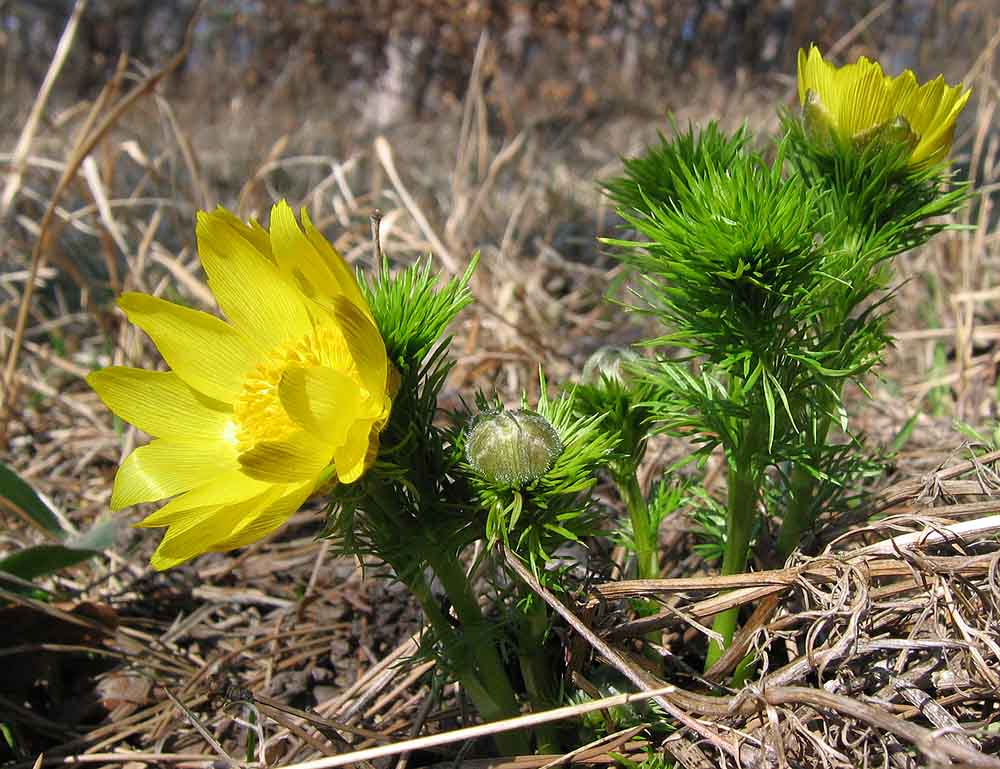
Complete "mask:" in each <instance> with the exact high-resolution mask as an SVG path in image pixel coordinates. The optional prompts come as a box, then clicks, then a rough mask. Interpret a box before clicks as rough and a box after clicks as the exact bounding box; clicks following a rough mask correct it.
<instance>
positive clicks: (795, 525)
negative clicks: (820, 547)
mask: <svg viewBox="0 0 1000 769" xmlns="http://www.w3.org/2000/svg"><path fill="white" fill-rule="evenodd" d="M821 419H822V422H821V423H820V425H819V427H818V429H817V432H816V439H815V442H814V443H812V445H813V446H818V445H821V444H822V443H824V442H825V441H826V435H827V433H828V432H829V431H830V418H829V417H828V416H825V417H821ZM815 489H816V479H815V478H814V477H813V476H812V474H811V473H809V472H808V471H807V470H805V469H804V468H803V467H802V465H800V464H799V465H796V466H795V467H794V468H792V477H791V478H790V479H789V489H788V490H789V496H790V499H789V501H788V509H787V510H785V513H784V516H783V517H782V519H781V528H780V529H779V530H778V541H777V547H778V553H779V554H780V555H781V558H782V559H786V558H788V556H790V555H791V554H792V551H793V550H795V548H796V547H798V545H799V541H800V540H801V539H802V533H803V532H804V531H806V530H807V529H809V528H811V527H812V525H813V524H814V523H815V522H816V510H815V508H814V505H813V500H814V498H815V496H816V491H815Z"/></svg>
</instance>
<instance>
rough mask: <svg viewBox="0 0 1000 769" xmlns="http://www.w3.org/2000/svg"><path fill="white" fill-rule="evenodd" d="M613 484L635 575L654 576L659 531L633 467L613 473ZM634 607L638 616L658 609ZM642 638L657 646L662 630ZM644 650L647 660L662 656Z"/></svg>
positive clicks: (651, 604)
mask: <svg viewBox="0 0 1000 769" xmlns="http://www.w3.org/2000/svg"><path fill="white" fill-rule="evenodd" d="M615 483H616V485H617V486H618V493H619V494H620V495H621V497H622V500H623V501H624V502H625V508H626V509H627V510H628V514H629V518H630V519H631V521H632V541H633V543H634V544H635V566H636V575H637V576H638V577H639V579H656V578H657V577H659V576H660V532H659V530H658V529H654V528H653V526H652V525H651V521H650V518H649V504H648V503H647V502H646V497H645V496H643V493H642V488H641V487H640V486H639V477H638V475H637V474H636V468H635V467H634V466H633V467H628V468H625V469H624V470H623V471H622V472H620V473H616V474H615ZM635 608H636V611H637V612H638V613H639V616H642V617H649V616H651V615H653V614H656V613H657V612H658V611H659V610H660V607H659V605H658V604H657V603H656V602H655V601H636V602H635ZM645 638H646V640H647V641H649V643H651V644H654V645H655V646H659V645H660V644H661V643H662V642H663V633H661V632H660V631H658V630H653V631H650V632H649V633H646V636H645ZM646 651H647V655H646V656H647V658H648V659H649V660H650V662H653V663H662V661H663V658H662V657H661V656H660V655H659V654H657V653H656V651H655V649H654V648H653V647H652V646H650V647H647V648H646Z"/></svg>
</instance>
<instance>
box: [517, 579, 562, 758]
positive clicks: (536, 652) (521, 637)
mask: <svg viewBox="0 0 1000 769" xmlns="http://www.w3.org/2000/svg"><path fill="white" fill-rule="evenodd" d="M522 587H523V590H522V592H524V593H525V594H526V595H530V594H531V591H530V589H528V588H527V586H522ZM518 625H519V627H518V637H517V647H518V653H517V658H518V663H519V664H520V666H521V675H522V676H523V677H524V688H525V689H526V690H527V692H528V697H529V698H530V699H531V706H532V710H534V711H535V712H541V711H543V710H547V709H549V708H551V707H553V705H554V703H555V695H554V692H555V682H554V681H553V680H552V672H553V670H554V668H553V666H552V665H551V664H550V660H549V659H548V655H547V654H546V653H545V634H546V632H547V630H548V627H549V614H548V612H547V611H546V609H545V604H544V603H543V602H542V601H540V600H537V598H536V599H534V600H532V601H531V603H530V604H529V605H528V609H527V611H526V612H521V613H519V623H518ZM535 737H536V738H537V740H538V752H539V753H561V752H562V750H561V746H560V740H559V732H558V730H557V729H556V726H555V724H543V725H541V726H539V727H536V729H535Z"/></svg>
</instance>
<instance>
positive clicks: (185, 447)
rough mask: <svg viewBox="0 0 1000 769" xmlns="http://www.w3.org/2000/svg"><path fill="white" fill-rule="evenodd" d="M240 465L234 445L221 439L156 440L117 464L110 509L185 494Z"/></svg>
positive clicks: (119, 508)
mask: <svg viewBox="0 0 1000 769" xmlns="http://www.w3.org/2000/svg"><path fill="white" fill-rule="evenodd" d="M237 467H238V464H237V462H236V450H235V448H234V447H233V446H231V445H230V444H228V443H225V442H222V441H215V442H213V441H210V440H190V439H189V440H186V441H180V440H169V439H159V440H155V441H153V442H152V443H150V444H148V445H146V446H140V447H139V448H137V449H136V450H135V451H133V452H132V453H131V454H129V455H128V458H127V459H126V460H125V461H124V462H123V463H122V466H121V467H120V468H118V474H117V475H116V476H115V487H114V491H113V492H112V494H111V509H112V510H121V509H122V508H123V507H130V506H132V505H137V504H139V503H140V502H156V501H158V500H161V499H166V498H167V497H172V496H175V495H177V494H183V493H184V492H186V491H190V490H191V489H193V488H195V487H196V486H201V485H202V484H204V483H207V482H208V481H210V480H212V479H213V478H215V477H216V476H217V475H219V474H221V473H223V472H225V471H227V470H234V469H236V468H237Z"/></svg>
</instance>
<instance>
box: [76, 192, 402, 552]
mask: <svg viewBox="0 0 1000 769" xmlns="http://www.w3.org/2000/svg"><path fill="white" fill-rule="evenodd" d="M302 224H303V227H302V228H300V227H299V224H298V222H297V221H296V220H295V215H294V214H293V212H292V210H291V208H290V207H289V206H288V204H287V203H285V202H280V203H278V204H277V205H275V206H274V207H273V208H272V210H271V221H270V230H269V231H268V230H265V229H264V228H263V227H261V226H260V225H259V224H257V223H256V222H254V221H251V222H250V224H244V223H243V222H242V221H240V220H239V219H238V218H237V217H235V216H233V214H231V213H229V212H228V211H226V210H225V209H223V208H219V209H217V210H216V211H215V212H213V213H205V212H201V213H199V214H198V227H197V235H198V253H199V256H200V258H201V263H202V265H203V266H204V268H205V273H206V274H207V276H208V285H209V287H210V288H211V289H212V292H213V293H214V294H215V297H216V299H217V301H218V303H219V307H220V308H221V309H222V311H223V313H224V314H225V315H226V317H227V318H228V319H229V323H226V322H224V321H222V320H220V319H219V318H217V317H215V316H214V315H210V314H208V313H205V312H200V311H198V310H192V309H188V308H186V307H181V306H180V305H176V304H172V303H171V302H167V301H164V300H162V299H157V298H156V297H153V296H147V295H145V294H138V293H127V294H124V295H122V297H121V298H120V299H119V302H118V305H119V307H121V308H122V309H123V310H124V311H125V313H126V314H127V315H128V318H129V320H130V321H132V322H133V323H134V324H136V325H137V326H139V327H140V328H141V329H142V330H143V331H145V332H146V333H147V334H148V335H149V336H150V338H151V339H152V340H153V342H154V343H155V344H156V346H157V348H158V349H159V351H160V353H161V354H162V355H163V358H164V360H165V361H166V363H167V365H168V366H169V367H170V369H171V370H170V371H167V372H159V371H146V370H144V369H135V368H125V367H111V368H107V369H103V370H101V371H97V372H95V373H93V374H91V375H90V376H89V377H87V382H88V383H89V384H90V386H91V387H93V388H94V390H96V391H97V393H98V395H99V396H100V397H101V399H102V400H103V401H104V402H105V404H107V406H108V407H109V408H110V409H111V410H112V411H114V412H115V413H116V414H118V415H119V416H120V417H122V418H123V419H125V420H126V421H128V422H131V423H132V424H134V425H135V426H136V427H138V428H139V429H141V430H144V431H145V432H147V433H149V434H150V435H152V436H153V437H154V440H153V441H152V442H151V443H149V444H148V445H146V446H142V447H140V448H138V449H136V450H135V451H133V452H132V454H130V455H129V457H128V458H127V459H126V460H125V462H124V463H123V464H122V466H121V467H120V468H119V470H118V474H117V476H116V478H115V485H114V491H113V493H112V498H111V506H112V508H113V509H116V510H117V509H121V508H123V507H128V506H129V505H135V504H138V503H140V502H153V501H157V500H162V499H166V498H167V497H174V499H172V500H171V501H170V502H168V503H167V504H166V505H164V506H163V507H162V508H160V509H159V510H158V511H157V512H155V513H153V514H152V515H150V516H149V517H147V518H146V519H145V520H143V521H142V523H141V524H139V525H140V526H156V527H161V526H166V527H168V528H167V532H166V534H165V535H164V537H163V541H162V542H161V543H160V546H159V547H158V548H157V550H156V553H155V554H154V555H153V559H152V563H153V566H154V567H155V568H157V569H167V568H170V567H171V566H176V565H177V564H179V563H182V562H183V561H186V560H188V559H189V558H192V557H194V556H196V555H198V554H200V553H204V552H208V551H219V550H228V549H231V548H235V547H240V546H243V545H246V544H249V543H250V542H253V541H255V540H257V539H260V538H261V537H263V536H264V535H266V534H268V533H269V532H271V531H273V530H274V529H275V528H277V527H278V526H280V525H281V524H282V523H283V522H284V521H285V520H286V519H287V518H288V517H289V516H290V515H291V514H292V513H294V512H295V511H296V510H297V509H298V508H299V507H300V506H301V505H302V503H303V502H304V501H305V500H306V499H308V498H309V497H310V496H311V495H312V494H313V493H315V492H317V491H318V490H320V489H322V488H324V487H326V486H328V485H329V484H330V483H335V482H341V483H351V482H352V481H355V480H357V479H358V478H359V477H360V476H361V475H362V473H364V471H365V470H366V469H367V467H369V466H370V465H371V464H372V462H373V461H374V457H375V455H376V453H377V449H378V436H379V432H380V430H381V429H382V428H383V427H384V425H385V423H386V421H387V419H388V416H389V410H390V408H391V405H392V396H393V394H394V392H393V391H394V387H395V386H396V375H395V372H394V370H393V369H392V366H391V365H390V363H389V361H388V359H387V356H386V350H385V344H384V342H383V340H382V337H381V336H380V335H379V332H378V330H377V328H376V326H375V322H374V320H373V318H372V315H371V310H370V309H369V307H368V303H367V302H366V301H365V298H364V296H363V295H362V293H361V291H360V289H359V288H358V284H357V282H356V281H355V279H354V276H353V275H352V274H351V271H350V269H349V268H348V266H347V265H346V264H345V262H344V260H343V259H342V258H341V257H340V255H339V254H338V253H337V252H336V251H335V250H334V249H333V247H332V246H331V245H330V244H329V243H328V242H327V241H326V240H325V239H324V238H323V236H322V235H321V234H320V233H319V231H318V230H316V228H315V227H314V226H313V225H312V223H311V222H310V221H309V218H308V215H307V214H306V213H305V211H303V212H302ZM303 229H304V231H303Z"/></svg>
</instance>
